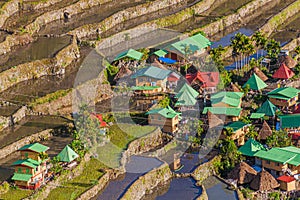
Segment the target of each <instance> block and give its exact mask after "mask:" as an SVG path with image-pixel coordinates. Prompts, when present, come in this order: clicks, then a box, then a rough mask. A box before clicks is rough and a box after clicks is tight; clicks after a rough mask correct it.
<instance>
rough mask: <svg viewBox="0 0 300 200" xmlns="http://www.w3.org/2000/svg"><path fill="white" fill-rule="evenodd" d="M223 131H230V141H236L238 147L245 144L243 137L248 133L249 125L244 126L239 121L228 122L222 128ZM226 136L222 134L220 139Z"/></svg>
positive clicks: (244, 124)
mask: <svg viewBox="0 0 300 200" xmlns="http://www.w3.org/2000/svg"><path fill="white" fill-rule="evenodd" d="M224 129H225V131H226V130H227V129H232V131H233V132H232V135H231V136H230V139H232V140H234V141H236V143H237V145H238V146H241V145H243V144H244V143H245V135H246V134H247V133H248V131H249V124H246V123H244V122H241V121H236V122H230V123H228V124H226V125H225V126H224ZM225 135H226V134H224V132H223V134H222V137H223V138H225V137H224V136H225Z"/></svg>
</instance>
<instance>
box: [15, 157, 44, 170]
mask: <svg viewBox="0 0 300 200" xmlns="http://www.w3.org/2000/svg"><path fill="white" fill-rule="evenodd" d="M12 165H13V166H16V165H24V166H27V167H30V168H36V167H37V166H39V165H40V162H38V161H36V160H33V159H30V158H29V159H25V160H17V161H16V162H14V163H13V164H12Z"/></svg>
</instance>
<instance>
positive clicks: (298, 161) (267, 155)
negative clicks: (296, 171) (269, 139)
mask: <svg viewBox="0 0 300 200" xmlns="http://www.w3.org/2000/svg"><path fill="white" fill-rule="evenodd" d="M254 156H256V157H258V158H261V159H264V160H270V161H273V162H278V163H282V164H291V165H294V166H299V165H300V153H298V152H295V149H294V148H277V147H274V148H272V149H270V150H268V151H258V152H257V153H255V154H254Z"/></svg>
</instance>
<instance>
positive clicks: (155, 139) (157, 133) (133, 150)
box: [120, 127, 164, 167]
mask: <svg viewBox="0 0 300 200" xmlns="http://www.w3.org/2000/svg"><path fill="white" fill-rule="evenodd" d="M163 143H164V135H163V133H162V132H161V130H160V128H158V127H157V128H156V129H155V130H154V131H153V132H152V133H149V134H148V135H146V136H144V137H141V138H138V139H136V140H134V141H132V142H131V143H130V144H129V145H128V147H127V150H126V151H124V152H123V154H122V158H121V161H120V163H121V166H122V167H124V166H125V164H126V162H127V160H128V159H129V158H130V156H132V155H137V154H141V153H144V152H148V151H150V150H152V149H155V148H156V147H158V146H161V145H162V144H163Z"/></svg>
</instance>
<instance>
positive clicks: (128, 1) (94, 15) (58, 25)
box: [40, 0, 147, 34]
mask: <svg viewBox="0 0 300 200" xmlns="http://www.w3.org/2000/svg"><path fill="white" fill-rule="evenodd" d="M145 2H147V0H138V1H137V0H122V1H110V2H108V3H105V4H102V5H99V6H94V7H92V8H90V9H88V10H86V11H84V12H82V13H80V14H78V15H75V16H72V17H71V18H70V19H68V20H58V21H55V22H51V23H49V24H47V25H46V26H45V27H44V28H43V29H42V30H41V31H40V34H62V33H67V32H68V31H71V30H73V29H75V28H78V27H80V26H83V25H85V24H92V23H97V22H100V21H102V20H104V19H105V18H107V17H109V16H110V15H112V14H114V13H116V12H118V11H121V10H124V9H126V8H129V7H134V6H137V5H139V4H143V3H145Z"/></svg>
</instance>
